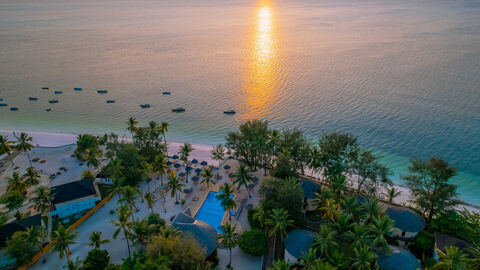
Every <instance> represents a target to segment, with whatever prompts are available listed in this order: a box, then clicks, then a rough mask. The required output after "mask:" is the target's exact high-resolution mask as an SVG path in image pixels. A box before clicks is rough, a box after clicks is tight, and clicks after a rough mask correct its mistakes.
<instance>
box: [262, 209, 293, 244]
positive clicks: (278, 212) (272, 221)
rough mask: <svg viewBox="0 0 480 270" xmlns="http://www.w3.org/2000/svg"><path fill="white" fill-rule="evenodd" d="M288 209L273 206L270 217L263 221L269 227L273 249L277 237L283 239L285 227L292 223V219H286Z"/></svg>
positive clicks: (285, 234) (285, 233)
mask: <svg viewBox="0 0 480 270" xmlns="http://www.w3.org/2000/svg"><path fill="white" fill-rule="evenodd" d="M288 218H289V215H288V211H287V210H285V209H283V208H275V209H273V210H272V213H271V215H270V217H269V218H268V219H267V220H266V221H265V224H266V225H268V226H269V227H270V232H269V236H270V237H274V238H273V239H274V240H273V250H275V246H276V243H277V237H278V236H280V239H281V240H282V241H283V239H284V238H285V236H287V228H288V227H290V226H292V225H293V222H294V221H293V220H292V219H288Z"/></svg>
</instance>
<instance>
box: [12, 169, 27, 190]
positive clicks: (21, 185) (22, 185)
mask: <svg viewBox="0 0 480 270" xmlns="http://www.w3.org/2000/svg"><path fill="white" fill-rule="evenodd" d="M27 188H28V184H27V183H26V182H25V181H23V177H21V176H20V175H19V174H18V172H16V171H15V172H13V174H12V176H11V177H7V191H14V190H15V191H18V192H20V194H25V192H27Z"/></svg>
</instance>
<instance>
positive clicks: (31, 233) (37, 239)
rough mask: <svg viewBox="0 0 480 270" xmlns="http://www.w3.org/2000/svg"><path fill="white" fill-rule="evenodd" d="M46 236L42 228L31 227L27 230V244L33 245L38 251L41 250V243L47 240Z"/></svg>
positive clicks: (45, 231)
mask: <svg viewBox="0 0 480 270" xmlns="http://www.w3.org/2000/svg"><path fill="white" fill-rule="evenodd" d="M47 236H48V232H47V230H45V228H43V227H42V226H33V227H30V228H27V240H28V242H30V243H35V245H36V246H37V248H38V250H39V251H40V250H42V248H43V243H44V242H45V239H46V238H47Z"/></svg>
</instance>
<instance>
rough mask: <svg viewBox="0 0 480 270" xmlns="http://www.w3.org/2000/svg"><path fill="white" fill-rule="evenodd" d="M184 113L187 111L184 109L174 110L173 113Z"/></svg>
mask: <svg viewBox="0 0 480 270" xmlns="http://www.w3.org/2000/svg"><path fill="white" fill-rule="evenodd" d="M184 111H185V109H184V108H175V109H172V112H177V113H180V112H184Z"/></svg>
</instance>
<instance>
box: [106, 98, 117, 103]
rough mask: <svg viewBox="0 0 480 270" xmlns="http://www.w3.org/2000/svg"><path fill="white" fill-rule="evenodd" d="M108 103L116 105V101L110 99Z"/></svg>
mask: <svg viewBox="0 0 480 270" xmlns="http://www.w3.org/2000/svg"><path fill="white" fill-rule="evenodd" d="M107 103H115V100H112V99H109V100H107Z"/></svg>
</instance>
